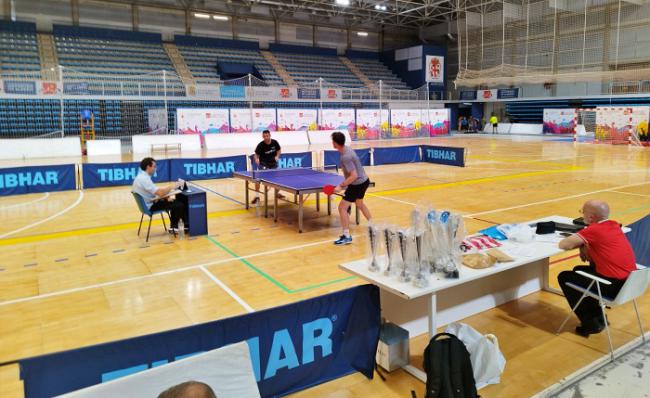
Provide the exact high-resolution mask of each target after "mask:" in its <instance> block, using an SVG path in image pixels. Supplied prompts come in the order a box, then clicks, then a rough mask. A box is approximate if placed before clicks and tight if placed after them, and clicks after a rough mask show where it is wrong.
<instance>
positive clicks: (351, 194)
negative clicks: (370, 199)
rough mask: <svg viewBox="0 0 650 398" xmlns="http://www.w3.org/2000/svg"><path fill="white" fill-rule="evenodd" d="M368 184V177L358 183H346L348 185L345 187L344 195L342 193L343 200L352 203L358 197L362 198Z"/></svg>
mask: <svg viewBox="0 0 650 398" xmlns="http://www.w3.org/2000/svg"><path fill="white" fill-rule="evenodd" d="M369 185H370V178H367V179H366V180H365V181H364V182H362V183H361V184H358V185H348V187H347V188H346V189H345V195H343V200H345V201H347V202H351V203H354V202H356V201H357V200H358V199H363V197H364V196H365V194H366V190H367V189H368V186H369Z"/></svg>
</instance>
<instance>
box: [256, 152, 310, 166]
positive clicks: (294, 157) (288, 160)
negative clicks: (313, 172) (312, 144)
mask: <svg viewBox="0 0 650 398" xmlns="http://www.w3.org/2000/svg"><path fill="white" fill-rule="evenodd" d="M250 159H251V164H252V165H253V170H257V169H258V168H257V164H256V163H255V155H250ZM294 167H312V153H311V152H296V153H282V156H280V159H279V160H278V168H280V169H289V168H294Z"/></svg>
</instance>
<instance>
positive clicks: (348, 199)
mask: <svg viewBox="0 0 650 398" xmlns="http://www.w3.org/2000/svg"><path fill="white" fill-rule="evenodd" d="M332 145H333V146H334V149H336V150H337V151H339V154H340V155H341V168H342V169H343V176H344V177H345V180H343V182H341V183H340V184H339V185H337V186H336V187H335V188H334V192H340V191H342V190H343V188H345V194H344V195H343V200H341V203H339V216H340V217H341V229H342V230H343V233H342V234H341V236H340V237H339V239H337V240H336V241H335V242H334V244H335V245H349V244H350V243H352V236H351V235H350V214H349V213H348V211H349V210H350V206H352V203H355V204H356V206H357V208H358V209H359V210H361V212H362V213H363V215H364V216H365V217H366V219H367V220H368V221H370V219H371V218H372V216H371V215H370V210H368V207H366V205H365V203H363V197H364V196H365V194H366V189H368V186H369V185H370V180H369V179H368V176H367V175H366V172H365V170H364V169H363V166H362V165H361V161H360V160H359V157H358V156H357V153H356V152H354V150H353V149H352V148H350V147H347V146H345V135H344V134H343V133H341V132H338V131H336V132H334V133H332Z"/></svg>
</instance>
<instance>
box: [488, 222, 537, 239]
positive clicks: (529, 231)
mask: <svg viewBox="0 0 650 398" xmlns="http://www.w3.org/2000/svg"><path fill="white" fill-rule="evenodd" d="M497 231H499V232H501V233H502V234H504V235H505V236H506V237H507V238H508V239H509V240H511V241H513V242H519V243H528V242H532V241H533V240H534V239H535V229H534V228H532V227H530V226H529V225H527V224H501V225H499V226H498V227H497Z"/></svg>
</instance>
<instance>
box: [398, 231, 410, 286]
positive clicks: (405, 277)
mask: <svg viewBox="0 0 650 398" xmlns="http://www.w3.org/2000/svg"><path fill="white" fill-rule="evenodd" d="M397 234H398V237H399V246H400V250H401V252H402V272H401V273H400V274H399V278H398V280H399V281H400V282H410V281H411V276H410V275H409V273H408V271H407V269H406V262H407V254H406V246H407V245H408V237H407V236H406V233H405V232H404V231H399V232H398V233H397Z"/></svg>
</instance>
